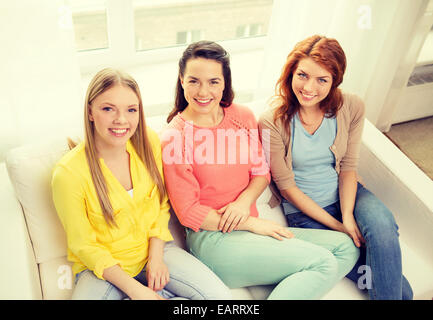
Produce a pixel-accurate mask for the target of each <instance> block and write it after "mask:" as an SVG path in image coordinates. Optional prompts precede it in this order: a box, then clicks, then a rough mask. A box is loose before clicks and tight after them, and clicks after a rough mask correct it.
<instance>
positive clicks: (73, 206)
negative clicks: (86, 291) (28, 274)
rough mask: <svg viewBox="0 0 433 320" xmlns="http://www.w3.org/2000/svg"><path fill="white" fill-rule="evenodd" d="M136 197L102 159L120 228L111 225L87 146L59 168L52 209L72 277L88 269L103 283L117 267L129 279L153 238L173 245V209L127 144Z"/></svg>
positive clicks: (154, 140)
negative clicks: (107, 271) (62, 231)
mask: <svg viewBox="0 0 433 320" xmlns="http://www.w3.org/2000/svg"><path fill="white" fill-rule="evenodd" d="M147 133H148V137H149V140H150V143H151V145H152V150H153V153H154V155H155V160H156V163H157V166H158V169H159V171H160V173H161V175H162V174H163V173H162V160H161V145H160V141H159V138H158V135H157V134H156V133H155V132H154V131H152V130H151V129H149V128H147ZM126 150H127V151H128V153H129V155H130V157H129V158H130V172H131V179H132V184H133V197H131V195H130V194H129V193H128V192H127V191H126V190H125V188H123V186H122V185H121V184H120V183H119V181H118V180H117V179H116V178H115V177H114V175H113V174H112V173H111V171H110V169H109V168H108V167H107V166H106V165H105V163H104V160H103V159H102V158H101V159H99V160H100V165H101V169H102V173H103V175H104V177H105V180H106V183H107V187H108V195H109V198H110V202H111V205H112V207H113V213H114V219H115V221H116V223H117V225H118V228H116V227H115V226H113V227H109V226H108V225H107V223H106V221H105V218H104V216H103V214H102V210H101V208H100V205H99V201H98V198H97V194H96V190H95V188H94V185H93V181H92V178H91V175H90V170H89V166H88V164H87V160H86V155H85V151H84V142H82V143H80V144H79V145H77V146H76V147H75V148H74V149H72V150H71V151H69V152H68V153H67V154H66V155H64V156H63V157H62V159H60V161H59V162H58V163H57V164H56V166H55V167H54V171H53V177H52V182H51V185H52V192H53V200H54V205H55V207H56V210H57V213H58V215H59V217H60V220H61V222H62V224H63V227H64V229H65V231H66V235H67V243H68V260H70V261H72V262H74V265H73V268H72V269H73V272H74V274H76V273H78V272H80V271H82V270H84V269H90V270H92V271H93V272H94V273H95V275H96V276H97V277H98V278H100V279H103V277H102V274H103V272H104V269H106V268H108V267H111V266H113V265H116V264H119V265H120V267H121V268H122V269H123V270H124V271H125V272H127V273H128V274H129V275H130V276H131V277H134V276H136V275H137V274H139V273H140V271H141V270H142V269H143V267H144V266H145V264H146V262H147V259H148V250H149V240H150V238H151V237H157V238H159V239H161V240H164V241H171V240H173V237H172V235H171V233H170V231H169V229H168V221H169V219H170V213H169V209H170V205H169V202H168V198H167V197H165V198H164V200H163V201H162V203H161V204H160V201H159V200H160V195H159V191H158V188H157V186H156V184H155V183H154V182H153V180H152V179H151V177H150V175H149V173H148V171H147V169H146V167H145V166H144V164H143V162H142V161H141V160H140V158H139V156H138V155H137V153H136V152H135V149H134V147H133V146H132V144H131V143H130V141H128V143H127V146H126Z"/></svg>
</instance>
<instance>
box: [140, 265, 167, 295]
mask: <svg viewBox="0 0 433 320" xmlns="http://www.w3.org/2000/svg"><path fill="white" fill-rule="evenodd" d="M146 279H147V286H148V287H149V289H152V290H153V291H160V290H162V289H164V287H165V285H166V284H167V283H168V282H169V281H170V273H169V271H168V268H167V266H166V264H165V263H164V261H163V260H162V259H161V258H156V257H155V258H153V259H149V261H148V262H147V266H146Z"/></svg>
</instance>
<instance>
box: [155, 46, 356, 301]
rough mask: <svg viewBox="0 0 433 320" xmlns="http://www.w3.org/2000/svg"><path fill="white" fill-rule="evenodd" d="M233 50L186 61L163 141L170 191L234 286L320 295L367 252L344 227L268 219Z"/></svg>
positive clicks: (191, 230) (190, 230)
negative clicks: (234, 79)
mask: <svg viewBox="0 0 433 320" xmlns="http://www.w3.org/2000/svg"><path fill="white" fill-rule="evenodd" d="M233 98H234V94H233V89H232V86H231V72H230V66H229V57H228V54H227V52H226V51H225V50H224V49H223V48H222V47H221V46H220V45H218V44H216V43H214V42H209V41H200V42H197V43H193V44H191V45H190V46H189V47H188V48H187V49H186V50H185V52H184V53H183V56H182V58H181V59H180V61H179V77H178V83H177V93H176V98H175V107H174V109H173V111H172V112H171V113H170V115H169V117H168V122H169V125H168V127H167V128H166V130H165V131H164V133H163V137H162V157H163V166H164V174H165V178H166V185H167V191H168V194H169V197H170V201H171V204H172V206H173V209H174V211H175V213H176V215H177V217H178V218H179V221H180V222H181V224H183V225H184V226H185V227H186V231H187V232H186V234H187V239H186V240H187V246H188V248H189V250H190V251H191V253H193V254H194V255H195V256H196V257H198V258H199V259H200V260H201V261H203V262H204V263H205V264H206V265H208V266H209V267H210V268H211V269H212V270H213V271H214V272H215V273H216V274H217V275H218V276H219V277H220V278H221V279H222V280H223V281H224V282H225V284H226V285H227V286H229V287H230V288H238V287H244V286H251V285H265V284H268V285H276V287H275V288H274V290H273V291H272V292H271V294H270V296H269V299H317V298H320V297H322V296H323V295H324V294H325V293H326V292H328V291H329V290H330V289H331V288H332V287H333V286H334V285H335V283H336V282H337V281H339V280H340V279H341V278H343V277H344V275H345V274H346V273H347V272H349V271H350V269H351V268H352V267H353V265H354V263H355V261H356V260H357V258H358V255H359V252H358V249H357V248H356V247H355V246H354V245H353V243H352V241H351V240H350V238H349V237H348V236H347V235H345V234H343V233H339V232H334V231H328V230H307V229H297V228H285V227H283V226H281V225H279V224H277V223H275V222H273V221H269V220H265V219H262V218H260V217H259V213H258V211H257V208H256V204H255V201H256V200H257V198H258V197H259V196H260V194H261V193H262V192H263V190H264V189H265V188H266V186H267V185H268V183H269V180H270V176H269V168H268V165H267V162H266V159H265V156H264V153H263V151H262V146H261V143H260V140H259V138H258V128H257V122H256V120H255V117H254V115H253V113H252V112H251V111H250V110H249V109H248V108H246V107H243V106H239V105H236V104H233V103H232V101H233Z"/></svg>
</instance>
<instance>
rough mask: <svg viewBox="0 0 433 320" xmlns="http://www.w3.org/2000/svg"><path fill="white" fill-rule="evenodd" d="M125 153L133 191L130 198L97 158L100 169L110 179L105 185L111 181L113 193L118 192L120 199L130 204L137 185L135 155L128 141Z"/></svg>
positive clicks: (101, 159) (100, 159)
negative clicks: (127, 155)
mask: <svg viewBox="0 0 433 320" xmlns="http://www.w3.org/2000/svg"><path fill="white" fill-rule="evenodd" d="M126 152H128V154H129V174H130V175H131V181H132V189H133V190H134V192H133V194H132V197H131V195H130V194H129V193H128V190H126V189H125V188H124V187H123V186H122V184H121V183H120V181H119V180H118V179H117V178H116V177H115V175H114V174H113V172H112V171H111V170H110V168H109V167H108V166H107V165H106V163H105V161H104V159H103V158H99V162H100V164H101V167H102V168H104V169H103V170H104V171H105V173H106V174H107V175H109V176H110V179H109V180H110V182H108V181H106V183H111V181H112V188H114V189H115V190H114V191H116V192H120V194H121V195H122V198H124V199H127V201H128V202H129V203H131V202H134V200H135V198H136V194H137V191H138V183H136V176H137V175H136V163H135V159H136V154H135V150H134V147H133V146H132V143H131V142H130V140H128V141H127V143H126Z"/></svg>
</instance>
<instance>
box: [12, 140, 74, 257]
mask: <svg viewBox="0 0 433 320" xmlns="http://www.w3.org/2000/svg"><path fill="white" fill-rule="evenodd" d="M67 151H68V146H67V142H66V139H61V140H56V141H52V142H48V143H43V144H34V145H28V146H22V147H18V148H15V149H13V150H11V151H10V152H9V153H8V154H7V155H6V166H7V169H8V173H9V177H10V179H11V181H12V185H13V186H14V189H15V193H16V196H17V198H18V200H19V202H20V203H21V206H22V208H23V212H24V217H25V220H26V223H27V228H28V230H29V234H30V238H31V241H32V244H33V249H34V252H35V258H36V262H37V263H42V262H46V261H49V260H51V259H56V258H59V257H64V256H66V253H67V252H66V236H65V232H64V230H63V226H62V225H61V223H60V220H59V218H58V216H57V213H56V210H55V208H54V204H53V201H52V198H51V174H52V169H53V167H54V164H55V163H56V162H57V161H58V160H59V159H60V158H61V157H62V155H63V154H64V153H65V152H67Z"/></svg>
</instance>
